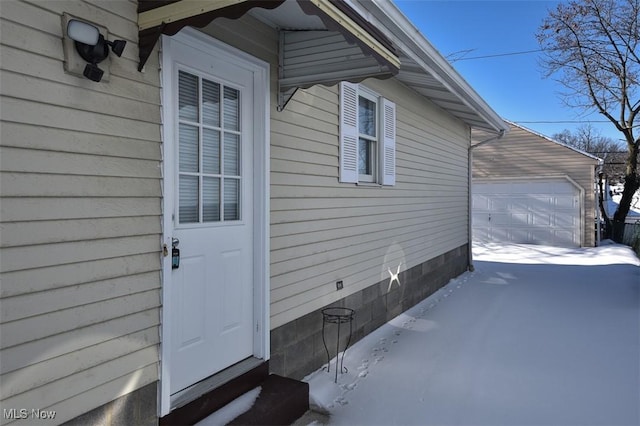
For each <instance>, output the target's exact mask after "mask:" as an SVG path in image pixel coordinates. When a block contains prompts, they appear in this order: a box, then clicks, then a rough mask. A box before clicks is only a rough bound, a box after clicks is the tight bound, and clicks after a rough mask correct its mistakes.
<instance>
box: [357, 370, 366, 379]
mask: <svg viewBox="0 0 640 426" xmlns="http://www.w3.org/2000/svg"><path fill="white" fill-rule="evenodd" d="M368 374H369V370H364V371H361V372H360V374H358V377H360V378H361V379H364V378H365V377H367V375H368Z"/></svg>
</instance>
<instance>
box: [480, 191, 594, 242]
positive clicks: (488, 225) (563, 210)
mask: <svg viewBox="0 0 640 426" xmlns="http://www.w3.org/2000/svg"><path fill="white" fill-rule="evenodd" d="M580 217H581V215H580V190H579V189H578V188H577V187H576V186H574V185H573V184H572V183H570V182H569V181H567V180H564V179H560V180H548V181H539V180H536V181H527V182H525V181H515V182H507V181H500V182H477V183H474V184H473V239H474V241H478V242H510V243H517V244H544V245H553V246H580V242H581V229H582V226H581V220H580Z"/></svg>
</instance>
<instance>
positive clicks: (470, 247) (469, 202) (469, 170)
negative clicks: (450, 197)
mask: <svg viewBox="0 0 640 426" xmlns="http://www.w3.org/2000/svg"><path fill="white" fill-rule="evenodd" d="M505 133H506V129H500V132H499V133H498V134H497V135H496V136H492V137H490V138H489V139H486V140H483V141H482V142H479V143H477V144H475V145H471V135H469V153H468V155H467V158H468V161H469V164H468V165H467V174H468V176H469V183H468V186H469V191H467V192H468V194H469V196H468V200H467V211H468V214H467V216H468V218H469V224H468V238H467V240H468V244H467V250H468V254H467V256H468V257H469V267H468V269H469V271H471V272H473V270H474V269H475V268H474V266H473V220H472V216H473V215H472V212H471V207H472V205H473V194H472V192H471V188H473V148H477V147H479V146H481V145H484V144H486V143H489V142H493V141H495V140H498V139H501V138H502V137H503V136H504V135H505Z"/></svg>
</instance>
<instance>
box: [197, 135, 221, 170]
mask: <svg viewBox="0 0 640 426" xmlns="http://www.w3.org/2000/svg"><path fill="white" fill-rule="evenodd" d="M202 151H203V152H202V171H203V172H204V173H209V174H220V131H219V130H210V129H204V130H203V131H202ZM225 159H226V158H225Z"/></svg>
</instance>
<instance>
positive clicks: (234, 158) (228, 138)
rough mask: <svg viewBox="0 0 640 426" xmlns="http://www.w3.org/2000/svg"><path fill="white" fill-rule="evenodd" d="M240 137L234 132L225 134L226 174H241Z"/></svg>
mask: <svg viewBox="0 0 640 426" xmlns="http://www.w3.org/2000/svg"><path fill="white" fill-rule="evenodd" d="M239 163H240V137H239V136H238V135H235V134H233V133H225V135H224V174H225V175H227V176H229V175H230V176H238V175H239V174H240V167H239Z"/></svg>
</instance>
